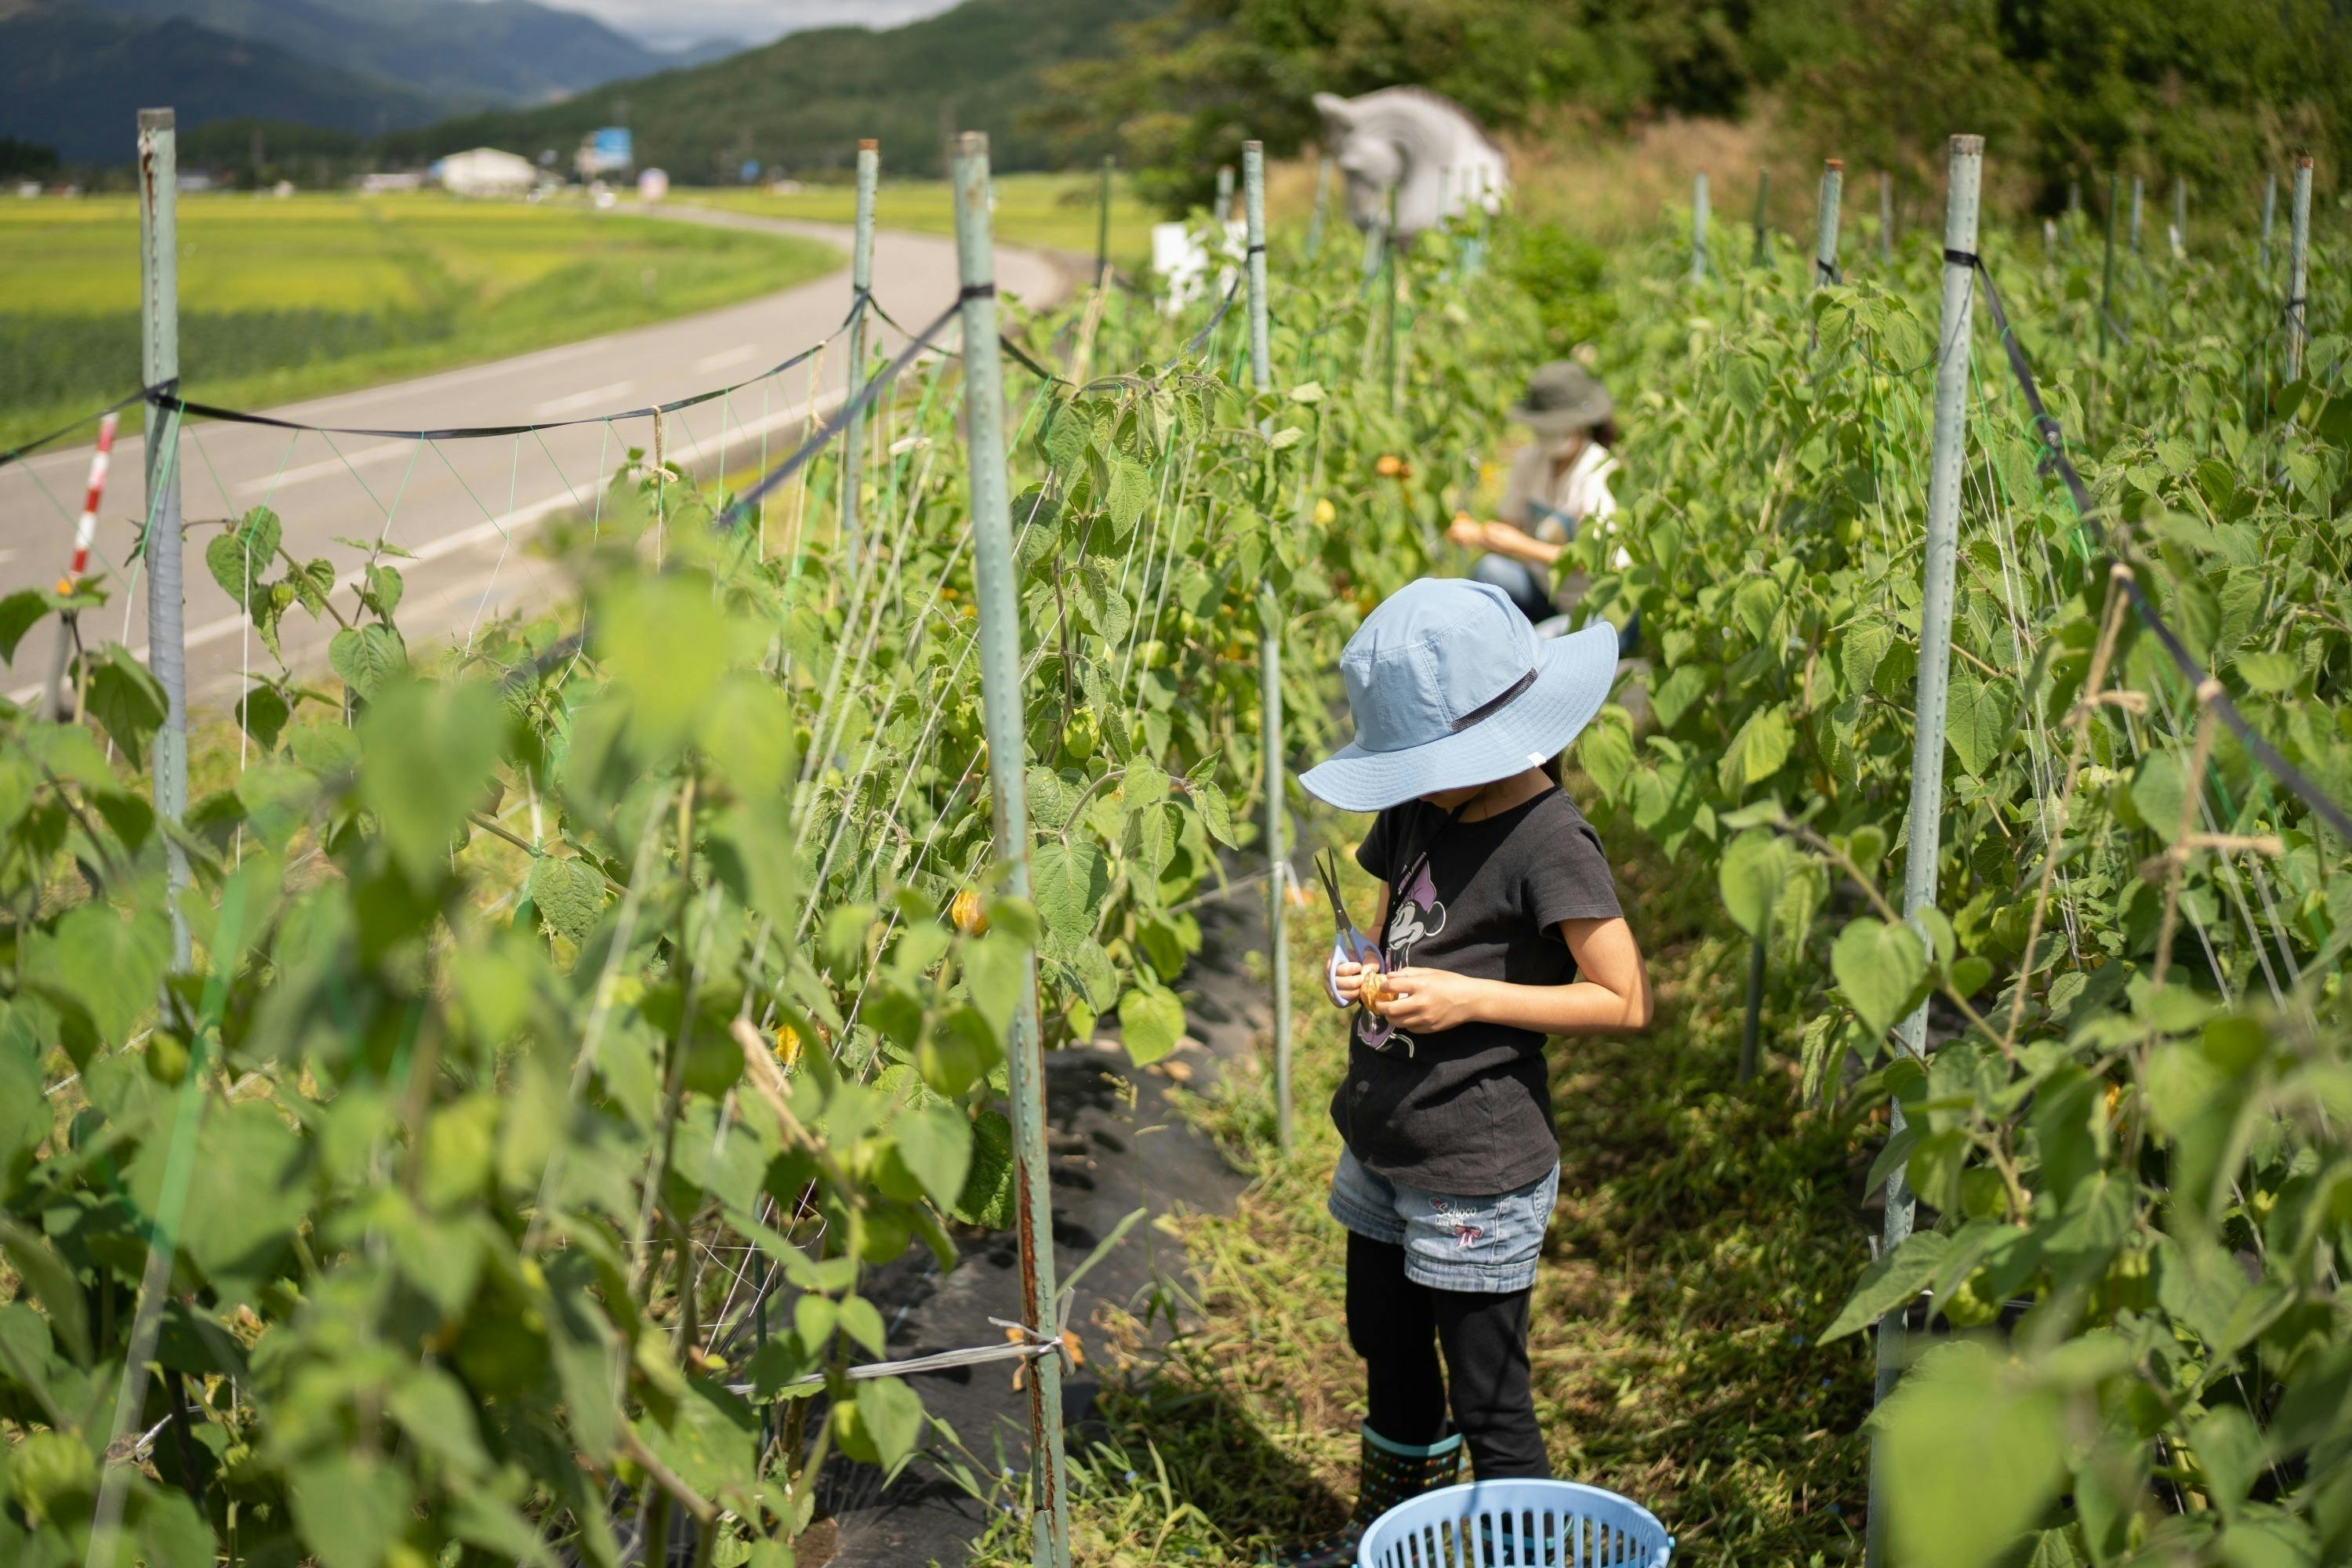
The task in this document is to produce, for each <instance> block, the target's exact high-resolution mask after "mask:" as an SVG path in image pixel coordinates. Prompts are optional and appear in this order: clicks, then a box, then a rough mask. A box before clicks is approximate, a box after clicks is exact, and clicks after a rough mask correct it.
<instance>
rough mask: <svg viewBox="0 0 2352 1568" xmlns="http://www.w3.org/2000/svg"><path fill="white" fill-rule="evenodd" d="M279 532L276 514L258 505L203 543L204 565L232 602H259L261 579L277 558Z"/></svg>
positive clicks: (246, 605) (250, 604)
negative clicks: (228, 527) (232, 524)
mask: <svg viewBox="0 0 2352 1568" xmlns="http://www.w3.org/2000/svg"><path fill="white" fill-rule="evenodd" d="M279 532H280V530H279V527H278V514H277V513H276V512H274V511H272V510H269V509H268V507H266V506H257V507H255V508H254V509H253V510H251V511H248V512H247V513H246V514H245V516H244V517H243V518H242V519H240V520H239V521H238V522H237V524H236V527H234V528H231V529H227V530H225V531H222V532H220V533H216V534H215V535H213V537H212V539H211V541H210V542H208V543H206V544H205V568H206V569H207V570H208V571H210V572H211V573H212V574H213V581H214V582H215V583H217V584H220V588H221V592H222V593H224V594H226V595H228V596H229V602H230V603H231V604H234V605H238V606H239V607H240V608H245V609H251V608H254V607H255V606H257V605H258V604H259V603H260V601H261V594H260V592H259V590H260V588H261V584H262V579H263V578H264V577H266V576H268V574H269V568H270V567H271V565H273V564H274V563H276V561H277V559H278V535H279Z"/></svg>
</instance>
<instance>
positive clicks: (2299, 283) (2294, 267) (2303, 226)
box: [2286, 153, 2311, 381]
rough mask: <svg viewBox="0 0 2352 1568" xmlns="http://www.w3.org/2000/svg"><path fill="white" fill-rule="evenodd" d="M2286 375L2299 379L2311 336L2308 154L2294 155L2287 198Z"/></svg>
mask: <svg viewBox="0 0 2352 1568" xmlns="http://www.w3.org/2000/svg"><path fill="white" fill-rule="evenodd" d="M2286 222H2287V230H2286V378H2287V379H2288V380H2289V381H2295V380H2299V379H2301V377H2302V375H2303V351H2304V348H2305V342H2306V341H2307V340H2308V339H2309V338H2310V336H2311V315H2310V310H2311V307H2310V304H2309V302H2308V301H2306V300H2305V298H2304V289H2305V285H2306V284H2307V283H2308V282H2309V281H2310V278H2309V273H2310V269H2311V154H2310V153H2296V154H2295V158H2294V192H2293V194H2292V195H2290V196H2289V197H2288V198H2287V217H2286Z"/></svg>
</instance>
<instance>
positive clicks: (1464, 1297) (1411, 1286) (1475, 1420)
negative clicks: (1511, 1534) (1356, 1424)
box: [1348, 1231, 1551, 1481]
mask: <svg viewBox="0 0 2352 1568" xmlns="http://www.w3.org/2000/svg"><path fill="white" fill-rule="evenodd" d="M1528 1295H1529V1292H1528V1291H1526V1290H1513V1291H1510V1292H1508V1293H1507V1294H1504V1295H1489V1294H1487V1293H1486V1292H1484V1291H1479V1290H1433V1289H1430V1288H1429V1287H1428V1286H1426V1285H1416V1284H1415V1283H1413V1282H1412V1280H1411V1279H1406V1278H1405V1272H1404V1248H1403V1247H1398V1246H1395V1245H1393V1244H1392V1243H1390V1242H1385V1241H1373V1240H1370V1238H1368V1237H1361V1236H1358V1235H1357V1234H1356V1233H1355V1232H1353V1231H1349V1233H1348V1342H1349V1344H1351V1345H1353V1346H1355V1348H1356V1353H1357V1354H1358V1355H1360V1356H1361V1357H1363V1358H1364V1388H1365V1393H1366V1395H1367V1397H1368V1399H1369V1401H1370V1410H1369V1411H1368V1412H1367V1415H1366V1424H1367V1425H1369V1426H1370V1427H1371V1429H1372V1430H1373V1431H1375V1432H1377V1433H1379V1434H1380V1435H1381V1436H1383V1437H1386V1438H1387V1439H1388V1440H1389V1441H1391V1443H1409V1444H1412V1445H1414V1446H1416V1447H1418V1446H1420V1445H1423V1444H1428V1443H1434V1442H1436V1441H1437V1440H1438V1439H1439V1438H1441V1437H1443V1436H1445V1394H1446V1382H1447V1374H1448V1373H1451V1374H1452V1380H1453V1392H1454V1430H1456V1431H1458V1432H1460V1433H1461V1434H1462V1440H1463V1443H1464V1445H1465V1447H1468V1448H1469V1450H1470V1464H1471V1468H1473V1470H1475V1473H1476V1475H1477V1477H1478V1479H1480V1480H1482V1481H1490V1480H1495V1479H1498V1478H1500V1477H1504V1476H1538V1477H1545V1478H1549V1476H1550V1475H1551V1461H1550V1460H1549V1458H1546V1457H1545V1455H1544V1445H1543V1433H1542V1432H1541V1431H1540V1430H1539V1429H1538V1427H1537V1426H1536V1404H1535V1395H1534V1393H1533V1392H1532V1391H1531V1390H1530V1389H1529V1387H1528ZM1441 1346H1443V1347H1444V1353H1445V1363H1444V1367H1443V1369H1441V1368H1440V1367H1439V1365H1438V1359H1437V1358H1438V1351H1439V1348H1440V1347H1441Z"/></svg>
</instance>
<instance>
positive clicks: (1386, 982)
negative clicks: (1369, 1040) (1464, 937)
mask: <svg viewBox="0 0 2352 1568" xmlns="http://www.w3.org/2000/svg"><path fill="white" fill-rule="evenodd" d="M1481 984H1482V983H1481V982H1479V981H1476V980H1473V979H1472V978H1470V977H1469V976H1468V975H1466V974H1456V973H1454V972H1453V971H1451V970H1446V969H1414V968H1406V969H1399V970H1394V971H1392V972H1391V973H1389V974H1388V975H1386V976H1385V977H1384V978H1383V980H1382V983H1381V1016H1382V1017H1385V1018H1386V1019H1388V1021H1389V1022H1390V1023H1391V1024H1394V1025H1395V1026H1397V1027H1399V1028H1401V1029H1410V1030H1413V1031H1416V1032H1421V1033H1433V1032H1435V1031H1437V1030H1440V1029H1451V1028H1455V1027H1457V1026H1461V1025H1463V1024H1467V1023H1471V1022H1474V1021H1475V1019H1476V1018H1477V1016H1478V1010H1477V999H1478V994H1479V987H1480V985H1481Z"/></svg>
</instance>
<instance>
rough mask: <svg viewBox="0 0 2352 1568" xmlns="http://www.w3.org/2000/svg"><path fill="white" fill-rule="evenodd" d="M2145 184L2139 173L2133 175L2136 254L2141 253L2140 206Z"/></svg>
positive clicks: (2133, 228)
mask: <svg viewBox="0 0 2352 1568" xmlns="http://www.w3.org/2000/svg"><path fill="white" fill-rule="evenodd" d="M2145 186H2146V182H2144V181H2142V180H2141V179H2140V177H2139V176H2138V175H2137V174H2134V175H2133V176H2132V226H2131V249H2132V254H2133V255H2134V256H2137V255H2138V254H2139V206H2140V197H2141V195H2143V194H2144V191H2145Z"/></svg>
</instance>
